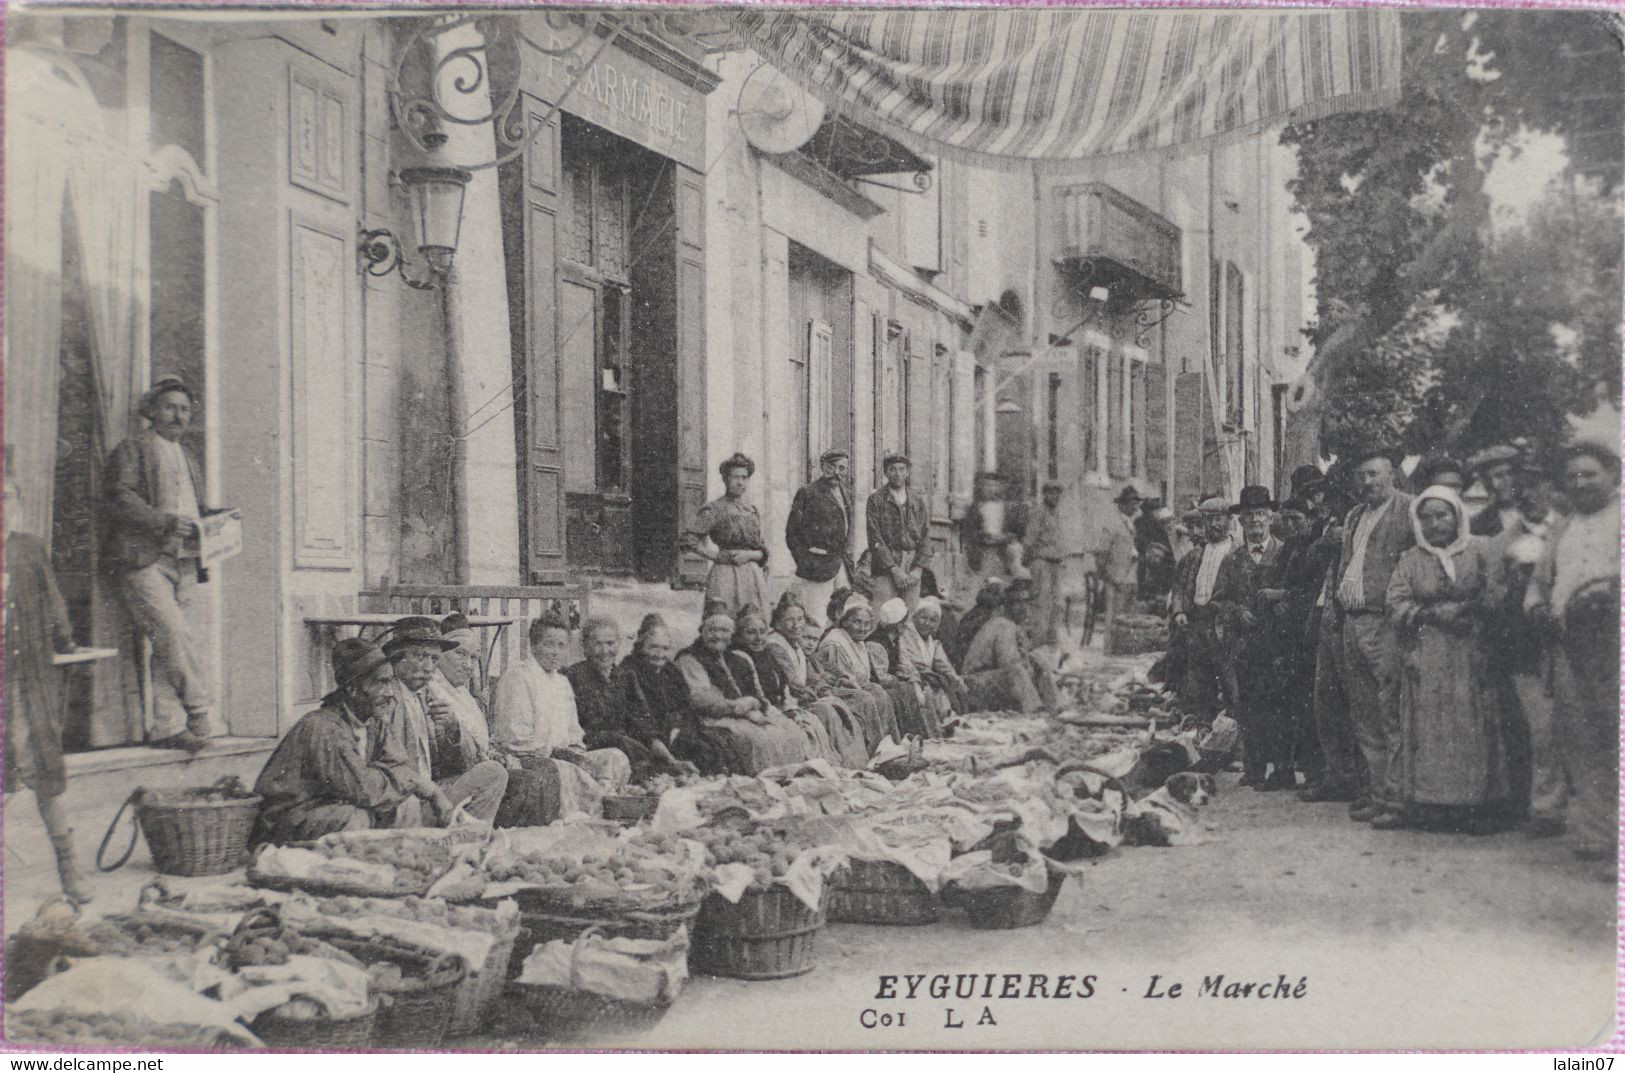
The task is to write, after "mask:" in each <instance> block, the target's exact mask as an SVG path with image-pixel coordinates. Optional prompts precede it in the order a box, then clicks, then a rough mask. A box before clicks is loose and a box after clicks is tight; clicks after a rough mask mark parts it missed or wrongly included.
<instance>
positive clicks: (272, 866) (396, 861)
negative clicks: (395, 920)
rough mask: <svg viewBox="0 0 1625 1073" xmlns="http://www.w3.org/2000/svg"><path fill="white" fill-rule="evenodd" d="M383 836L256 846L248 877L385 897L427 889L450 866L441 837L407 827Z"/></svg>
mask: <svg viewBox="0 0 1625 1073" xmlns="http://www.w3.org/2000/svg"><path fill="white" fill-rule="evenodd" d="M381 833H385V834H388V835H390V836H391V837H388V838H356V837H354V836H352V835H329V836H327V838H325V839H320V840H318V841H316V842H307V843H301V844H299V845H288V846H272V845H266V846H261V847H260V849H259V852H258V853H256V854H255V856H254V860H253V862H252V863H250V864H249V866H248V881H249V882H250V883H252V884H254V885H255V886H260V887H267V888H269V889H271V890H282V891H293V890H305V891H310V892H311V893H315V894H334V895H337V894H355V895H363V896H374V895H382V896H386V897H391V896H404V895H409V894H416V895H423V894H427V893H428V892H429V890H430V888H431V887H433V886H434V885H435V883H436V881H437V880H439V879H441V878H442V877H443V876H445V875H446V874H447V873H448V872H450V871H451V868H452V864H453V862H454V859H455V855H454V853H453V851H452V848H451V847H450V846H449V845H447V844H446V843H445V842H443V841H436V840H434V839H431V838H428V837H424V836H423V835H421V834H417V833H415V832H411V831H390V832H381Z"/></svg>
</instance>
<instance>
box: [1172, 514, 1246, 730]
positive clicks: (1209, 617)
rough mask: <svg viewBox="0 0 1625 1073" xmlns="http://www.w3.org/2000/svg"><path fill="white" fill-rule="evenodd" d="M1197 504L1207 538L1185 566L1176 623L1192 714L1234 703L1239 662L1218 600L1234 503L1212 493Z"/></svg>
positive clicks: (1182, 692)
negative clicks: (1226, 640) (1223, 629)
mask: <svg viewBox="0 0 1625 1073" xmlns="http://www.w3.org/2000/svg"><path fill="white" fill-rule="evenodd" d="M1197 509H1198V510H1200V511H1201V514H1202V529H1203V533H1204V535H1205V538H1206V540H1205V543H1204V544H1203V545H1202V546H1201V547H1200V548H1198V549H1197V550H1196V551H1193V552H1191V556H1194V557H1195V560H1194V564H1191V563H1187V566H1186V568H1185V570H1183V571H1182V572H1181V573H1182V574H1183V580H1182V582H1181V584H1180V586H1179V588H1177V589H1176V591H1175V592H1174V601H1173V608H1174V613H1173V626H1174V628H1175V629H1176V630H1179V631H1181V632H1183V633H1184V635H1185V639H1186V645H1185V678H1184V681H1183V683H1182V684H1181V686H1180V689H1179V696H1180V700H1181V702H1183V704H1184V706H1185V709H1186V710H1187V711H1189V712H1191V713H1192V714H1195V715H1200V716H1205V717H1211V716H1213V715H1215V714H1216V713H1217V712H1218V710H1219V709H1220V708H1221V707H1224V706H1226V705H1234V704H1235V699H1236V675H1235V668H1234V666H1233V665H1232V664H1231V661H1230V660H1229V659H1228V658H1227V656H1226V654H1225V651H1224V646H1223V644H1222V643H1221V637H1220V634H1219V614H1218V613H1219V610H1220V608H1219V607H1217V606H1215V605H1214V603H1213V590H1214V586H1215V584H1216V583H1217V582H1218V580H1219V567H1220V566H1222V565H1223V564H1224V560H1225V557H1226V556H1228V555H1229V554H1230V552H1231V550H1232V549H1233V548H1234V545H1233V544H1232V543H1231V540H1230V529H1231V518H1230V504H1228V503H1226V502H1225V501H1224V500H1223V499H1220V498H1218V497H1216V496H1210V497H1209V498H1207V499H1204V500H1202V502H1201V504H1199V506H1198V508H1197ZM1187 558H1189V557H1187Z"/></svg>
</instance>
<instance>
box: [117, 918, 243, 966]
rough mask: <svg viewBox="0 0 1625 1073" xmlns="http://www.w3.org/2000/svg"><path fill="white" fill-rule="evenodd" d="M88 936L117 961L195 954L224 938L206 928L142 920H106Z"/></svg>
mask: <svg viewBox="0 0 1625 1073" xmlns="http://www.w3.org/2000/svg"><path fill="white" fill-rule="evenodd" d="M87 934H88V935H89V937H90V940H91V943H92V944H93V945H94V946H95V948H96V949H97V950H99V951H100V952H101V953H103V954H107V955H112V956H114V957H163V956H166V955H170V954H192V953H196V952H198V950H199V949H200V947H202V946H204V945H207V944H209V943H210V942H214V943H218V942H219V941H220V939H221V938H222V937H221V936H220V935H218V934H216V933H212V932H210V931H209V930H208V929H206V928H203V927H194V926H190V925H187V924H181V923H175V922H171V921H167V920H152V919H148V918H145V917H141V916H110V917H106V918H105V919H102V920H99V921H97V922H96V923H95V924H93V925H91V926H90V927H89V928H88V929H87Z"/></svg>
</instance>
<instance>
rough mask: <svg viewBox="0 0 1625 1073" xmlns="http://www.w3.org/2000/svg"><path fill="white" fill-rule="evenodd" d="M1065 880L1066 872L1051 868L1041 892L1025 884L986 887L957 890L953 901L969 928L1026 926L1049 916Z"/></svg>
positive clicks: (1030, 925) (1028, 926)
mask: <svg viewBox="0 0 1625 1073" xmlns="http://www.w3.org/2000/svg"><path fill="white" fill-rule="evenodd" d="M1065 882H1066V873H1064V872H1057V871H1054V870H1051V871H1050V874H1049V886H1048V887H1047V888H1046V889H1045V890H1044V893H1042V894H1035V893H1033V892H1032V891H1030V890H1027V889H1026V888H1025V887H988V888H985V889H982V890H961V891H960V892H959V893H958V896H957V898H956V901H957V903H958V904H959V905H960V906H961V907H962V908H963V909H964V910H965V917H966V919H967V921H968V922H969V923H970V926H971V927H973V928H990V929H994V928H1030V927H1032V926H1033V925H1034V924H1038V923H1041V922H1043V920H1044V918H1046V917H1048V916H1049V911H1050V910H1051V909H1053V908H1054V907H1055V899H1056V898H1057V897H1059V896H1060V893H1061V885H1062V884H1063V883H1065Z"/></svg>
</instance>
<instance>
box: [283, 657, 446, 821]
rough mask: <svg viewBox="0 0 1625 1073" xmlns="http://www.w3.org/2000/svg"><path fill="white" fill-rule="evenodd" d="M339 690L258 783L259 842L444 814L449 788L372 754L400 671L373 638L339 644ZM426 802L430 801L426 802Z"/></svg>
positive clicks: (286, 742)
mask: <svg viewBox="0 0 1625 1073" xmlns="http://www.w3.org/2000/svg"><path fill="white" fill-rule="evenodd" d="M333 677H334V678H335V679H336V680H337V683H338V688H336V689H334V690H333V692H331V693H329V694H328V695H327V696H325V697H323V698H322V706H321V707H320V708H318V709H317V710H316V711H313V712H310V713H309V714H307V715H305V716H304V717H303V718H301V719H300V720H299V722H297V723H295V724H294V726H293V729H292V730H290V731H288V734H287V736H286V737H284V738H283V739H282V741H280V742H279V743H278V744H277V747H276V750H275V751H274V752H272V753H271V757H270V759H269V760H267V761H266V762H265V769H264V770H263V771H261V772H260V777H259V779H258V780H257V781H256V782H255V783H254V792H255V793H256V794H258V795H259V796H260V797H261V798H263V799H264V803H263V804H261V805H260V814H259V819H258V820H257V822H256V823H255V826H254V844H255V845H258V844H260V843H262V842H276V843H283V842H308V841H309V840H311V839H313V838H320V837H321V836H322V835H326V834H332V833H333V832H335V831H364V830H367V829H369V828H373V827H418V826H422V824H423V819H424V817H423V813H424V812H429V813H431V814H432V815H434V816H436V817H440V818H444V817H446V816H448V815H450V814H451V811H452V803H451V800H450V799H449V798H447V796H446V794H445V791H443V790H441V789H440V787H438V786H436V785H435V784H434V783H433V782H432V781H430V780H429V779H427V778H424V777H423V776H421V775H419V774H418V773H417V772H416V770H414V769H413V768H412V767H410V766H408V765H400V764H391V763H388V762H387V761H384V760H382V759H378V758H375V757H371V756H370V755H369V753H370V750H368V748H367V739H368V738H369V737H370V736H371V735H372V734H373V733H375V732H376V728H377V722H378V719H379V718H380V717H381V716H383V715H385V714H387V713H388V712H389V710H390V708H392V707H393V706H394V703H395V696H394V682H395V672H394V669H393V668H391V667H390V664H389V657H388V656H386V655H384V653H383V650H382V649H380V648H378V646H377V645H374V644H372V643H371V642H370V641H363V640H361V639H360V638H358V637H348V638H345V639H344V640H342V641H340V642H339V643H338V644H337V645H335V646H334V648H333ZM419 802H422V803H423V804H425V805H427V806H428V807H427V808H420V807H419Z"/></svg>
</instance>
